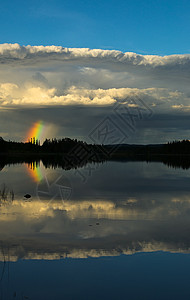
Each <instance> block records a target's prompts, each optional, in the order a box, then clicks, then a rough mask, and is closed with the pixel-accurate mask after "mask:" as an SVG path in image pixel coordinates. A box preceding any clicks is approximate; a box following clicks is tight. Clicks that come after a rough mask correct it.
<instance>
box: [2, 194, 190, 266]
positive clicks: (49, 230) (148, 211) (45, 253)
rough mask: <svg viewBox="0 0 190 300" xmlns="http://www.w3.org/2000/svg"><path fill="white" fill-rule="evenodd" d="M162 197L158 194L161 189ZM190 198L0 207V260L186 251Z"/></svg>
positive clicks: (22, 202) (28, 203) (189, 242)
mask: <svg viewBox="0 0 190 300" xmlns="http://www.w3.org/2000/svg"><path fill="white" fill-rule="evenodd" d="M160 196H161V194H160ZM189 215H190V197H189V196H188V195H185V194H183V195H181V196H180V197H178V196H176V197H173V196H170V195H168V196H167V197H164V198H160V200H159V201H158V199H155V197H150V198H149V199H148V198H146V197H141V199H138V198H136V197H135V198H127V197H126V199H125V200H124V199H122V200H120V199H117V200H105V199H86V200H64V201H60V200H55V199H53V200H52V201H41V200H39V199H34V198H32V200H22V199H19V200H14V201H12V202H5V201H4V202H1V206H0V216H1V217H0V237H1V250H0V259H1V260H2V261H3V260H4V259H5V256H6V249H9V252H8V255H9V257H6V260H8V259H9V260H11V261H16V260H18V259H19V258H22V259H60V258H63V257H72V258H76V257H77V258H84V257H89V256H92V257H100V256H115V255H120V254H131V253H136V252H141V251H143V252H147V251H148V252H149V251H158V250H162V251H171V252H183V253H189V249H190V238H189V231H188V230H187V229H188V228H189V226H190V218H189Z"/></svg>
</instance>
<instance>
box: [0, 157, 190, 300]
mask: <svg viewBox="0 0 190 300" xmlns="http://www.w3.org/2000/svg"><path fill="white" fill-rule="evenodd" d="M0 179H1V180H0V182H1V186H0V190H1V200H0V245H1V246H0V261H1V262H0V299H35V300H38V299H46V300H50V299H66V300H67V299H68V300H70V299H72V300H73V299H76V300H80V299H83V300H84V299H94V300H95V299H105V300H107V299H109V300H110V299H129V300H133V299H134V300H137V299H138V300H139V299H146V300H148V299H151V300H152V299H154V300H155V299H162V300H163V299H172V300H173V299H188V298H189V297H190V290H189V283H190V279H189V278H190V235H189V229H190V169H187V170H184V169H182V168H172V167H170V168H169V167H168V166H167V165H164V164H163V163H159V162H151V163H147V162H140V161H138V162H134V161H133V162H130V161H128V162H114V161H109V162H105V163H99V164H87V165H86V166H84V167H82V168H76V169H71V170H62V169H60V168H45V167H44V165H43V164H42V163H40V164H37V165H36V164H35V163H30V164H14V165H13V164H12V165H6V166H4V167H3V168H2V170H1V172H0ZM27 194H29V195H31V197H30V198H27V197H25V196H26V195H27Z"/></svg>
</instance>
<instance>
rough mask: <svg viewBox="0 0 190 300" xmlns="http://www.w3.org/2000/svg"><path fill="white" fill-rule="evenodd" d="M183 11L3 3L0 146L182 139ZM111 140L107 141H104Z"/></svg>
mask: <svg viewBox="0 0 190 300" xmlns="http://www.w3.org/2000/svg"><path fill="white" fill-rule="evenodd" d="M189 11H190V2H189V1H185V0H182V1H177V0H176V1H167V0H165V1H162V0H160V1H157V0H155V1H148V0H145V1H137V0H135V1H123V0H119V1H93V2H92V1H50V0H48V1H35V0H34V1H21V0H20V1H17V0H16V1H12V2H8V1H1V9H0V25H1V26H0V28H1V29H0V107H1V110H0V120H1V121H0V125H1V126H0V136H2V137H3V138H5V139H14V140H19V141H23V140H25V139H26V136H27V132H28V131H29V129H30V128H31V127H32V126H33V124H34V123H36V122H39V121H40V122H42V123H43V124H44V128H46V129H47V128H48V130H46V136H44V138H45V137H48V138H51V137H54V136H56V137H59V138H61V137H65V136H69V137H73V138H78V139H83V140H86V141H88V142H97V143H116V142H125V143H128V142H129V143H158V142H167V141H168V140H173V139H184V138H189V135H190V130H189V125H190V121H189V120H190V118H189V114H190V101H189V100H190V93H189V79H190V78H189V74H190V54H189V53H190V46H189V45H190V41H189V39H190V37H189V31H190V19H189ZM108 133H110V135H109V134H108Z"/></svg>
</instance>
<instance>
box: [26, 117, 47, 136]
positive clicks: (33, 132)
mask: <svg viewBox="0 0 190 300" xmlns="http://www.w3.org/2000/svg"><path fill="white" fill-rule="evenodd" d="M44 129H45V126H44V124H43V122H42V121H38V122H36V123H34V124H33V126H32V127H31V128H30V130H29V131H28V133H27V139H26V140H27V141H28V140H31V138H32V139H33V138H35V139H36V140H40V139H42V138H43V135H44Z"/></svg>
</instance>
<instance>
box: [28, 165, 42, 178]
mask: <svg viewBox="0 0 190 300" xmlns="http://www.w3.org/2000/svg"><path fill="white" fill-rule="evenodd" d="M27 170H28V173H29V175H30V176H31V177H32V179H33V181H34V182H40V181H41V180H42V179H43V173H42V169H41V167H40V164H37V163H36V162H32V163H31V164H28V165H27Z"/></svg>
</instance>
